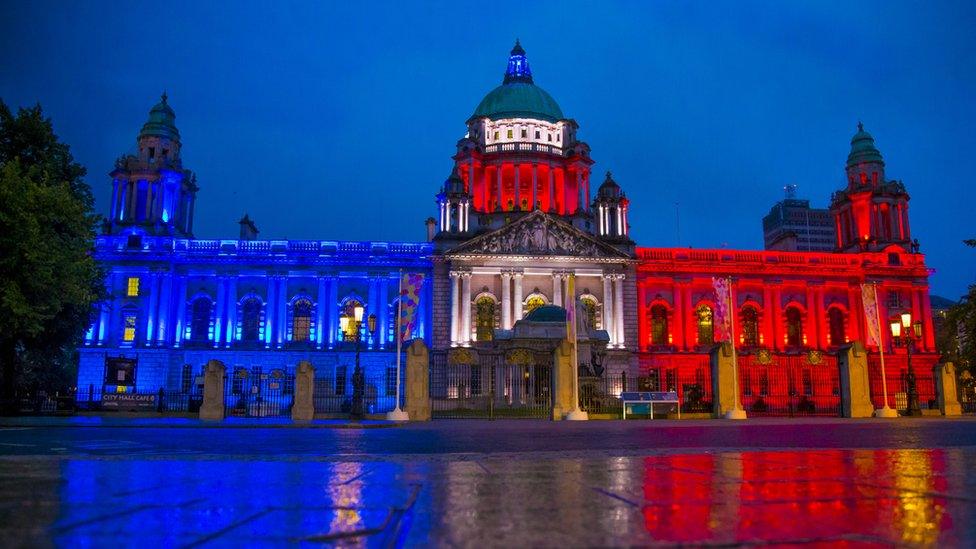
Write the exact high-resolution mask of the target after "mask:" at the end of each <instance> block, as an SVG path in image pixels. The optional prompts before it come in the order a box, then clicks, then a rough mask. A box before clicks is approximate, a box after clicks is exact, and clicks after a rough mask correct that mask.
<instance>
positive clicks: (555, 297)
mask: <svg viewBox="0 0 976 549" xmlns="http://www.w3.org/2000/svg"><path fill="white" fill-rule="evenodd" d="M552 304H553V305H558V306H559V307H562V306H563V273H552Z"/></svg>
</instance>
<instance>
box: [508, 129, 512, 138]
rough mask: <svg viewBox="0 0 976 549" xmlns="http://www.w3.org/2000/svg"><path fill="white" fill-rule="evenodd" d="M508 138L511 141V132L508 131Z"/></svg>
mask: <svg viewBox="0 0 976 549" xmlns="http://www.w3.org/2000/svg"><path fill="white" fill-rule="evenodd" d="M508 138H509V139H511V138H512V130H508Z"/></svg>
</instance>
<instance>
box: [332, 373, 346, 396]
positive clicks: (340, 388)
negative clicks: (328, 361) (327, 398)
mask: <svg viewBox="0 0 976 549" xmlns="http://www.w3.org/2000/svg"><path fill="white" fill-rule="evenodd" d="M335 394H337V395H344V394H346V367H345V366H336V375H335Z"/></svg>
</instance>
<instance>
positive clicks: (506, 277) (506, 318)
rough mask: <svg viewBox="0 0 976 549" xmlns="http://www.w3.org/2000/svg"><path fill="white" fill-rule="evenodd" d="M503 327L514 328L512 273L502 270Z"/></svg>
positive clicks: (504, 328) (505, 328)
mask: <svg viewBox="0 0 976 549" xmlns="http://www.w3.org/2000/svg"><path fill="white" fill-rule="evenodd" d="M501 279H502V329H503V330H510V329H511V328H512V273H510V272H508V271H502V274H501Z"/></svg>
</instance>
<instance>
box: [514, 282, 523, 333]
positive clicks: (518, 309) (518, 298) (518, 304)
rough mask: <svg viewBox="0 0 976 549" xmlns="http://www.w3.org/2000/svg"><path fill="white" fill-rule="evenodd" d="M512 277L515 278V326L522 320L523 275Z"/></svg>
mask: <svg viewBox="0 0 976 549" xmlns="http://www.w3.org/2000/svg"><path fill="white" fill-rule="evenodd" d="M512 276H513V277H514V278H515V284H514V285H515V288H514V294H515V295H514V298H513V299H512V301H513V303H512V305H513V306H514V311H513V313H514V315H513V320H512V324H513V325H514V324H515V321H517V320H522V273H512Z"/></svg>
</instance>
